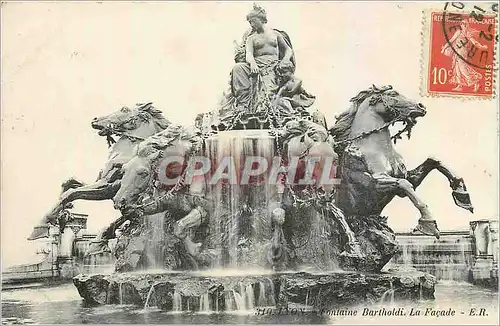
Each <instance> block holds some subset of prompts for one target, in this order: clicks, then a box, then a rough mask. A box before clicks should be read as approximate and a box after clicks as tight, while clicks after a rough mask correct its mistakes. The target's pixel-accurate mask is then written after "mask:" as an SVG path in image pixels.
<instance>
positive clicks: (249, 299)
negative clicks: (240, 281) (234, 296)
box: [245, 284, 255, 310]
mask: <svg viewBox="0 0 500 326" xmlns="http://www.w3.org/2000/svg"><path fill="white" fill-rule="evenodd" d="M245 296H246V308H247V309H248V310H252V309H254V307H255V304H254V292H253V284H247V286H246V288H245Z"/></svg>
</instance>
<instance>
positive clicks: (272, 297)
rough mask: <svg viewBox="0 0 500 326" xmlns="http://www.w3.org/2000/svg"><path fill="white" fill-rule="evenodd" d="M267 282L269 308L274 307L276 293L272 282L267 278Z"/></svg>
mask: <svg viewBox="0 0 500 326" xmlns="http://www.w3.org/2000/svg"><path fill="white" fill-rule="evenodd" d="M268 280H269V284H270V286H271V293H270V297H269V298H270V299H271V300H270V301H269V303H268V304H269V305H270V306H276V292H275V291H274V282H273V280H272V279H270V278H268Z"/></svg>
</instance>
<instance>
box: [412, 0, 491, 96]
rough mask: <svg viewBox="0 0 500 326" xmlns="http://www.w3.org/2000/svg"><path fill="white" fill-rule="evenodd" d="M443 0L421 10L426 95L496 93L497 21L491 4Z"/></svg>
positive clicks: (423, 86) (484, 94) (489, 94)
mask: <svg viewBox="0 0 500 326" xmlns="http://www.w3.org/2000/svg"><path fill="white" fill-rule="evenodd" d="M469 6H470V8H466V7H465V5H464V4H462V3H451V4H446V5H445V7H444V9H441V10H430V11H427V12H425V13H424V15H425V17H424V19H425V22H426V23H425V25H424V33H423V35H422V36H423V38H424V42H423V43H424V47H423V49H422V51H423V56H424V64H425V66H424V71H422V74H423V76H422V82H423V85H422V91H423V93H425V95H431V96H433V95H434V96H435V95H438V96H439V95H449V96H457V97H483V98H492V97H493V96H495V70H496V68H495V67H496V65H495V60H496V57H495V47H496V44H497V42H498V25H497V20H496V15H495V11H497V10H498V9H497V7H495V6H494V5H491V4H490V5H489V7H487V5H483V6H479V5H474V6H471V5H469Z"/></svg>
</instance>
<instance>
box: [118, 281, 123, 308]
mask: <svg viewBox="0 0 500 326" xmlns="http://www.w3.org/2000/svg"><path fill="white" fill-rule="evenodd" d="M122 287H123V283H119V284H118V300H119V302H120V304H123V288H122Z"/></svg>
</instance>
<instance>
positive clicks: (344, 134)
mask: <svg viewBox="0 0 500 326" xmlns="http://www.w3.org/2000/svg"><path fill="white" fill-rule="evenodd" d="M390 89H392V86H391V85H386V86H382V87H380V88H378V87H377V86H375V85H372V86H371V87H370V88H368V89H365V90H363V91H361V92H359V93H358V94H357V95H356V96H354V97H353V98H351V99H350V100H349V102H351V103H352V104H351V106H350V107H349V109H347V110H346V111H344V112H342V113H341V114H339V115H338V116H336V117H335V118H336V121H335V124H334V125H333V127H332V128H331V129H330V130H329V132H330V135H332V136H333V138H334V139H335V142H343V141H346V140H347V139H348V138H349V134H350V133H351V127H352V123H353V122H354V118H355V117H356V113H357V112H358V109H359V106H360V105H361V103H363V102H364V101H365V100H366V99H367V98H369V97H371V96H373V95H376V94H382V93H384V92H385V91H388V90H390ZM377 102H378V100H377ZM346 146H347V144H343V145H339V146H336V147H337V148H336V150H335V151H336V152H337V154H339V155H340V154H341V153H342V152H343V151H344V149H345V147H346Z"/></svg>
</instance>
